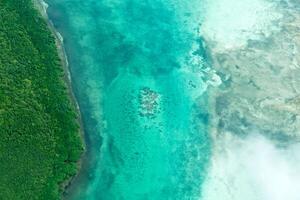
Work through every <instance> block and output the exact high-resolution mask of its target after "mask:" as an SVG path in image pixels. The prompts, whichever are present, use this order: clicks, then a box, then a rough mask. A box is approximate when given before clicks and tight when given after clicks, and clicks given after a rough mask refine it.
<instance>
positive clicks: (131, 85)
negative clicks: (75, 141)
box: [47, 0, 210, 200]
mask: <svg viewBox="0 0 300 200" xmlns="http://www.w3.org/2000/svg"><path fill="white" fill-rule="evenodd" d="M47 3H48V4H49V8H48V14H49V17H50V19H51V20H52V21H53V23H54V25H55V27H56V28H57V30H58V31H59V32H60V33H61V34H62V36H63V37H64V44H65V48H66V51H67V54H68V60H69V64H70V71H71V75H72V81H73V82H72V83H73V88H74V92H75V94H76V97H77V100H78V102H79V105H80V109H81V112H82V117H83V123H84V129H85V132H86V142H87V155H86V157H85V158H84V160H83V162H84V164H83V169H82V171H81V173H80V175H79V177H78V178H77V179H75V182H74V183H73V185H72V186H71V187H70V188H69V190H68V191H67V194H66V198H67V199H87V200H93V199H101V200H114V199H116V200H122V199H124V200H147V199H149V200H167V199H172V200H176V199H178V200H184V199H189V200H190V199H198V198H199V197H200V196H201V184H202V182H203V180H204V176H205V173H206V169H207V166H208V163H209V160H208V159H209V156H210V138H209V135H208V132H207V123H208V118H209V116H208V113H207V110H206V101H207V99H206V95H205V93H203V91H204V88H205V85H204V83H203V82H202V80H201V78H199V76H201V70H202V68H203V69H204V68H206V67H207V63H208V56H207V55H206V52H205V50H204V48H203V41H202V40H201V37H199V36H198V26H199V23H200V21H201V9H200V10H197V12H196V13H195V12H194V11H195V9H193V10H192V9H191V8H193V6H194V2H192V1H191V2H186V1H183V0H168V1H166V0H152V1H148V0H146V1H140V0H124V1H115V0H101V1H95V0H85V1H82V0H48V1H47ZM199 8H200V7H199ZM195 58H197V59H199V58H202V59H203V60H202V61H201V62H197V63H196V64H190V63H191V62H193V59H195Z"/></svg>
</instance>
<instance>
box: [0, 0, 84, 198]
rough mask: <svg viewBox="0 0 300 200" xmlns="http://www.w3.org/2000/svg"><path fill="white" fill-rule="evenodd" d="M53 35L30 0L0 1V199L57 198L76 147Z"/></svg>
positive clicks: (73, 118)
mask: <svg viewBox="0 0 300 200" xmlns="http://www.w3.org/2000/svg"><path fill="white" fill-rule="evenodd" d="M63 77H64V72H63V69H62V67H61V60H60V58H59V56H58V53H57V49H56V45H55V40H54V37H53V36H52V35H51V33H50V31H49V30H48V27H47V24H46V23H45V22H44V20H43V19H42V18H41V17H40V15H39V13H38V12H37V11H36V10H35V9H34V7H33V3H32V2H31V0H0V199H1V200H2V199H3V200H19V199H22V200H23V199H24V200H34V199H46V200H52V199H59V198H60V196H61V194H60V193H61V191H60V190H61V189H60V188H61V187H60V184H62V183H63V182H64V181H65V180H67V179H68V178H70V177H71V176H73V175H74V174H75V173H76V171H77V161H78V159H79V157H80V154H81V152H82V149H83V148H82V144H81V140H80V134H79V127H78V123H77V121H76V118H77V114H76V113H75V109H74V106H73V105H72V103H71V101H70V98H69V97H68V94H67V89H66V84H65V83H64V81H63V80H64V79H63Z"/></svg>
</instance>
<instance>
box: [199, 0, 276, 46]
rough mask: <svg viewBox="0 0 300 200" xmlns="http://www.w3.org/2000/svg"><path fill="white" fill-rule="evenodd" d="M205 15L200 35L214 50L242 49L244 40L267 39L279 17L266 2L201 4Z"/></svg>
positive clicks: (232, 0)
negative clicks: (203, 5) (215, 48)
mask: <svg viewBox="0 0 300 200" xmlns="http://www.w3.org/2000/svg"><path fill="white" fill-rule="evenodd" d="M204 2H205V3H204V4H205V7H206V9H205V10H206V14H205V17H204V21H203V24H202V26H201V35H203V36H204V38H205V39H206V40H208V41H210V42H214V43H215V45H216V47H217V49H218V50H221V51H223V50H227V49H232V48H238V47H242V46H244V45H245V44H247V40H249V39H256V40H259V39H260V38H261V37H267V36H269V35H270V34H271V32H273V31H274V30H275V29H276V26H274V25H273V23H275V22H276V20H278V19H280V18H281V17H282V15H281V14H280V13H279V12H278V11H277V10H276V7H275V5H276V3H273V2H272V3H271V2H269V1H267V0H214V1H211V0H204Z"/></svg>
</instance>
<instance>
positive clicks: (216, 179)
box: [201, 133, 300, 200]
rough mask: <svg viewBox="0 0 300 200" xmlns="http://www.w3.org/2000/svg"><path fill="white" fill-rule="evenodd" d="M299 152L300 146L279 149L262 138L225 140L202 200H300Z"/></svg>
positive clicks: (217, 151)
mask: <svg viewBox="0 0 300 200" xmlns="http://www.w3.org/2000/svg"><path fill="white" fill-rule="evenodd" d="M299 150H300V145H299V144H298V145H293V146H290V147H288V148H287V149H278V148H277V147H275V146H274V144H272V142H270V141H269V140H268V139H266V138H264V137H263V136H260V135H253V134H252V135H251V136H249V137H247V138H245V139H241V138H238V137H236V136H232V135H231V134H230V133H229V134H228V135H225V136H222V137H221V138H219V139H217V141H216V149H215V150H214V156H213V162H212V166H211V168H210V171H209V178H208V179H207V180H206V182H205V184H204V188H203V189H204V191H203V198H201V199H203V200H220V199H222V200H283V199H286V200H299V199H300V193H299V191H300V162H299V161H300V154H299Z"/></svg>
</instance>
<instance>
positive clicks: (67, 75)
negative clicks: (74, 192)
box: [32, 0, 86, 197]
mask: <svg viewBox="0 0 300 200" xmlns="http://www.w3.org/2000/svg"><path fill="white" fill-rule="evenodd" d="M32 2H33V5H34V7H35V8H36V9H37V11H38V12H39V13H40V14H41V17H42V18H44V20H45V22H46V23H47V25H48V27H49V30H50V31H51V33H52V35H53V37H54V38H55V43H56V44H55V45H56V47H57V53H58V55H59V57H60V59H61V67H62V68H63V71H64V78H63V79H64V80H63V81H64V82H65V84H66V87H67V95H68V96H69V98H70V101H71V103H72V104H73V106H74V108H75V112H76V114H77V119H76V121H77V123H78V126H79V132H80V133H79V134H80V138H81V143H82V146H83V152H82V155H81V157H80V159H79V160H78V161H77V173H76V175H74V176H72V177H70V178H69V179H66V180H65V181H64V182H62V183H61V184H60V185H59V188H60V189H61V190H62V193H61V196H62V197H63V195H64V193H65V192H66V191H67V189H68V188H69V187H70V185H72V183H73V181H74V179H75V178H76V177H77V176H78V174H79V172H80V170H81V167H82V161H83V159H84V157H85V154H86V143H85V139H84V137H85V132H84V127H83V122H82V115H81V111H80V107H79V104H78V101H77V99H76V97H75V94H74V92H73V87H72V78H71V72H70V68H69V62H68V57H67V54H66V51H65V48H64V44H63V40H64V39H63V37H62V35H61V34H60V33H59V32H58V31H57V30H56V29H55V27H54V25H53V23H52V21H51V20H50V19H49V17H48V14H47V8H48V4H47V3H46V2H45V1H43V0H32Z"/></svg>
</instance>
